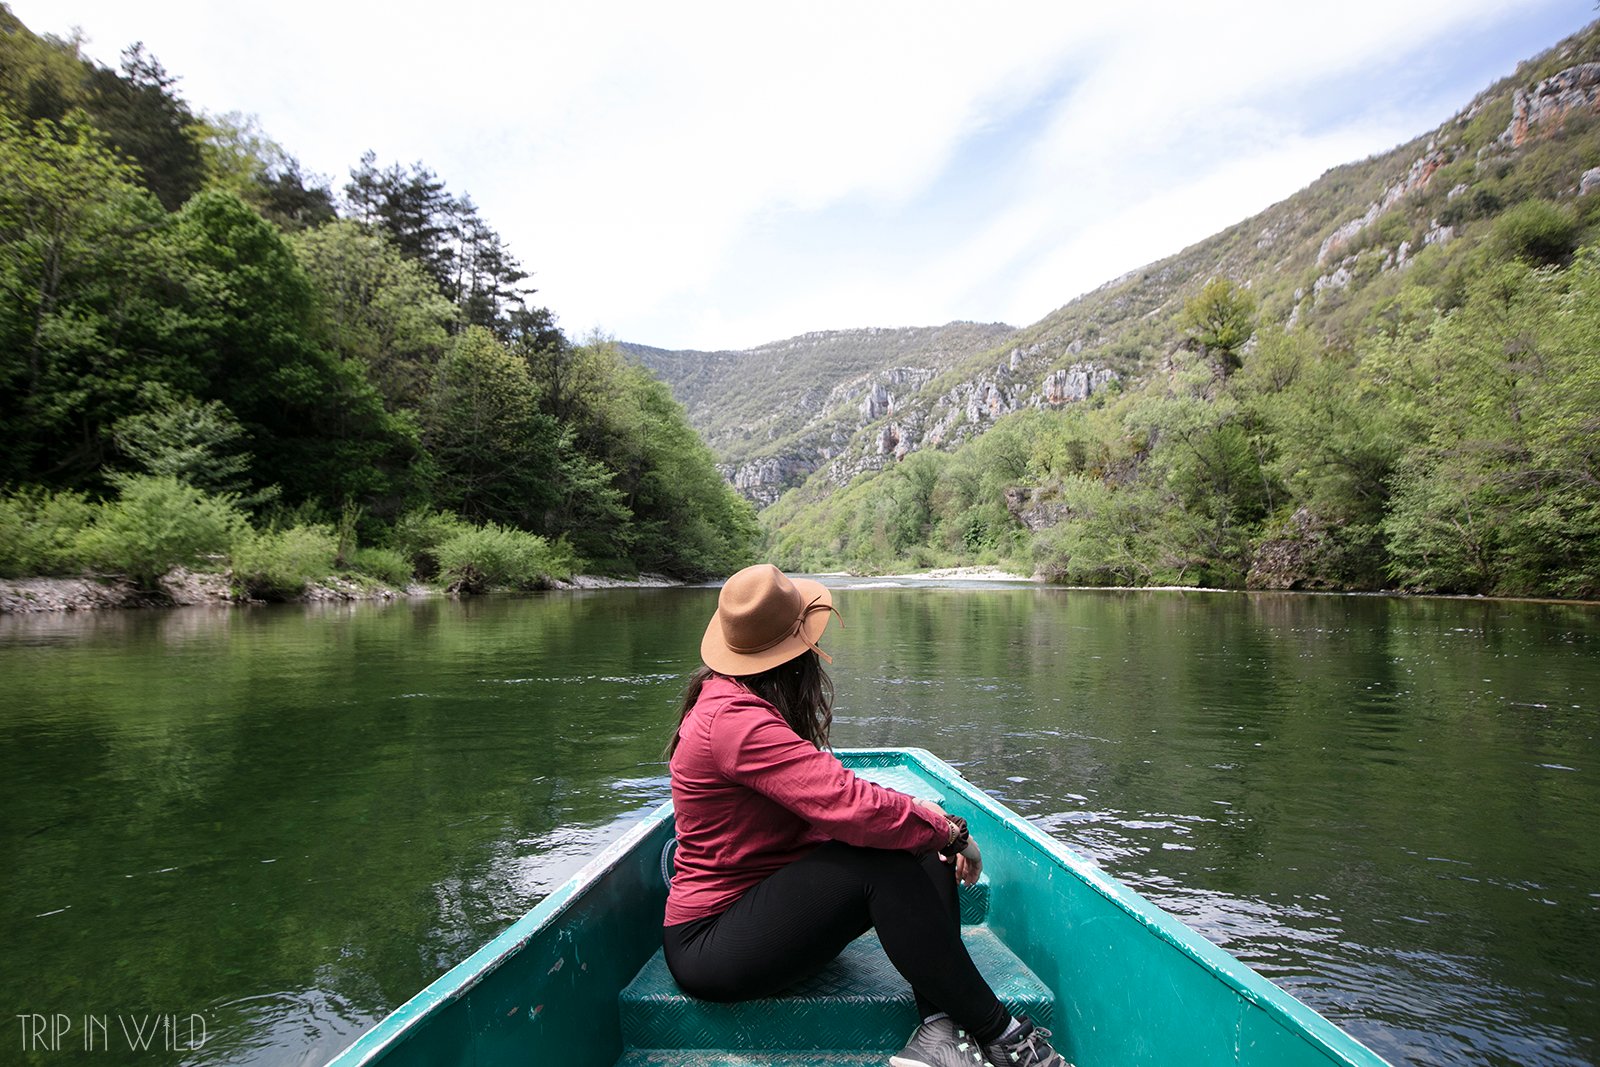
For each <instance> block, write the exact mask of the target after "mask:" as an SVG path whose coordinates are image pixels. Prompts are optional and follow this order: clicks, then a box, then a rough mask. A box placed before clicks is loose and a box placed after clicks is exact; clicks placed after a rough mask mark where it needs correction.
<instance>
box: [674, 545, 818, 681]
mask: <svg viewBox="0 0 1600 1067" xmlns="http://www.w3.org/2000/svg"><path fill="white" fill-rule="evenodd" d="M830 614H833V615H838V614H839V612H838V609H836V608H835V607H834V606H833V594H832V593H831V592H829V591H828V587H827V586H825V585H823V584H822V583H821V582H813V581H812V580H811V579H809V578H790V577H789V576H788V575H786V574H784V573H783V572H782V571H780V570H779V569H778V568H776V567H774V566H773V565H772V564H770V563H758V564H756V565H755V566H753V567H746V568H745V569H744V570H742V571H740V572H739V573H737V574H735V575H734V576H733V577H732V578H729V579H728V581H727V582H726V584H724V585H723V587H722V592H721V593H719V594H718V595H717V613H716V614H715V615H713V616H711V622H710V624H709V625H708V626H706V635H705V637H703V638H701V640H700V658H701V659H702V660H704V661H705V664H706V666H707V667H710V668H711V669H712V670H714V671H716V672H717V673H718V674H730V675H736V676H737V675H746V674H760V673H761V672H762V671H765V670H770V669H771V668H773V667H776V666H777V665H778V664H780V663H787V662H788V661H789V660H792V659H794V658H795V657H796V656H798V655H800V654H801V653H802V652H804V651H805V650H806V649H808V648H809V649H811V650H812V651H814V652H816V653H817V655H819V656H821V657H822V658H823V659H825V660H827V661H828V662H829V663H832V662H833V657H831V656H829V655H828V654H827V653H826V652H824V651H822V649H820V648H818V647H817V639H818V638H819V637H821V636H822V631H823V630H825V629H827V626H828V616H829V615H830ZM839 624H840V625H841V626H842V625H844V621H843V619H842V618H841V619H840V623H839Z"/></svg>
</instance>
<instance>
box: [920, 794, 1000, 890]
mask: <svg viewBox="0 0 1600 1067" xmlns="http://www.w3.org/2000/svg"><path fill="white" fill-rule="evenodd" d="M914 802H915V803H916V804H918V805H920V806H922V807H924V808H927V809H928V810H929V811H931V812H933V813H934V814H935V815H938V816H939V817H940V818H944V819H948V818H949V817H950V816H948V815H946V814H945V810H944V809H943V808H941V807H940V806H939V805H938V804H935V803H934V802H933V801H931V800H927V799H925V798H923V797H916V798H914ZM940 855H941V856H948V853H945V852H940ZM953 862H954V863H955V865H956V878H957V879H959V880H960V881H962V882H965V883H966V884H967V885H973V884H975V883H976V882H977V881H978V876H979V875H981V874H982V873H983V853H981V852H980V851H978V843H977V842H976V841H973V840H971V839H970V838H969V839H968V841H967V847H966V848H964V849H962V850H961V851H960V852H959V853H957V854H956V857H955V859H954V861H953Z"/></svg>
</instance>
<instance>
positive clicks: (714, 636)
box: [700, 578, 833, 677]
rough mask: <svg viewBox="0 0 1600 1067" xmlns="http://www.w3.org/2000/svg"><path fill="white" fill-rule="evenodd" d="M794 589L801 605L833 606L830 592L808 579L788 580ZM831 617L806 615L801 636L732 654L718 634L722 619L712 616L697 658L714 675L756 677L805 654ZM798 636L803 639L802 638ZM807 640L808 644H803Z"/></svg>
mask: <svg viewBox="0 0 1600 1067" xmlns="http://www.w3.org/2000/svg"><path fill="white" fill-rule="evenodd" d="M789 580H790V581H791V582H793V583H794V587H795V588H796V589H798V590H799V591H800V601H801V603H803V604H811V603H817V604H823V605H826V606H827V607H832V606H833V592H832V590H830V589H829V588H828V587H827V586H825V585H823V584H822V583H821V582H814V581H812V580H811V579H810V578H790V579H789ZM832 615H833V612H831V611H812V612H808V613H807V615H806V617H805V622H804V624H803V625H802V627H801V633H799V634H790V635H789V636H788V637H785V638H784V639H783V640H782V641H779V642H778V643H777V644H775V645H773V646H772V647H771V648H764V649H762V650H761V651H760V652H735V651H734V650H733V649H731V648H729V647H728V638H727V635H726V634H724V633H723V632H722V619H721V618H720V617H719V616H718V615H716V614H713V615H712V616H711V622H710V623H708V624H707V625H706V633H705V636H704V637H702V638H701V639H700V659H701V660H702V661H703V662H704V663H705V665H706V666H707V667H710V668H711V669H712V670H714V671H716V672H717V673H718V674H729V675H734V676H735V677H737V676H740V675H746V674H760V673H761V672H762V671H769V670H771V669H772V668H774V667H776V666H778V665H779V664H780V663H787V662H789V661H790V660H792V659H794V658H795V657H796V656H798V655H800V653H802V652H804V651H806V650H807V649H808V648H810V647H811V645H814V644H816V643H817V642H818V640H820V639H821V637H822V631H824V630H826V629H827V628H828V619H829V617H831V616H832ZM802 634H803V635H804V637H803V638H802ZM807 641H809V642H810V644H807V643H806V642H807Z"/></svg>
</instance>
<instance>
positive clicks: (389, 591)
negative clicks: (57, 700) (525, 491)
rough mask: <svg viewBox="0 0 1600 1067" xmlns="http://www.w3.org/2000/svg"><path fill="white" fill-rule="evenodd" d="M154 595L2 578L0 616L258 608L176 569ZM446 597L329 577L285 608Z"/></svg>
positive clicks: (575, 586) (580, 578)
mask: <svg viewBox="0 0 1600 1067" xmlns="http://www.w3.org/2000/svg"><path fill="white" fill-rule="evenodd" d="M158 584H159V589H157V590H143V589H139V588H137V587H135V586H134V584H133V583H132V582H130V581H128V580H127V579H126V578H121V577H107V578H104V579H100V578H4V579H0V615H26V614H36V613H41V612H75V611H108V610H125V609H129V608H173V607H192V606H195V605H199V604H210V605H236V604H252V603H260V601H252V600H249V599H245V598H241V597H239V596H237V595H236V594H235V593H234V591H233V586H232V584H231V583H230V581H229V579H228V575H226V574H222V573H217V572H212V571H190V570H186V569H185V568H182V567H178V568H175V569H173V570H171V571H169V572H168V573H167V574H166V575H165V576H164V577H163V578H162V579H161V580H160V582H159V583H158ZM681 584H682V583H681V582H678V581H676V580H674V579H671V578H667V577H665V576H664V575H660V574H641V575H640V576H639V577H638V578H610V577H605V576H602V575H593V574H575V575H573V576H572V577H571V578H567V579H559V580H552V581H551V583H550V588H552V589H559V590H582V589H619V588H632V587H650V588H654V587H658V586H671V585H681ZM445 595H447V594H446V593H445V592H444V591H443V590H442V589H439V588H438V587H437V586H429V585H422V584H419V583H412V584H410V585H406V586H403V587H399V586H393V585H387V584H384V583H381V582H373V581H370V580H365V581H362V580H357V579H354V578H344V577H339V576H330V577H328V578H324V579H322V580H321V581H317V582H311V583H308V584H307V586H306V588H305V591H304V592H303V593H301V594H300V595H299V596H296V597H291V598H290V601H289V602H290V603H297V604H315V603H327V602H337V601H360V600H372V601H392V600H402V599H421V598H425V597H433V596H445Z"/></svg>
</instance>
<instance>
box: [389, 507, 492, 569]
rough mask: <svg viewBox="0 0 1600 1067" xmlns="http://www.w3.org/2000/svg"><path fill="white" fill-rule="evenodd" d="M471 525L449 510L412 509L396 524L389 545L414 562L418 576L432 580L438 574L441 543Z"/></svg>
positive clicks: (466, 529) (413, 567) (412, 567)
mask: <svg viewBox="0 0 1600 1067" xmlns="http://www.w3.org/2000/svg"><path fill="white" fill-rule="evenodd" d="M472 528H473V527H472V526H471V524H469V523H467V522H464V521H463V520H462V519H461V518H460V517H459V516H456V515H452V514H450V513H449V512H446V511H427V510H418V511H412V512H408V513H407V514H405V515H402V516H401V517H400V521H399V522H397V523H395V525H394V532H393V533H392V534H391V535H390V537H389V545H390V547H391V548H393V549H394V550H395V551H397V552H399V553H400V554H401V555H402V556H404V557H405V558H406V559H408V560H410V561H411V570H412V572H413V573H415V574H416V575H417V577H419V578H422V579H424V580H432V579H434V578H437V577H438V576H439V546H440V545H442V544H444V543H445V542H446V541H448V540H450V539H451V538H452V537H456V536H458V535H459V534H463V533H465V532H467V531H468V530H471V529H472Z"/></svg>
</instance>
